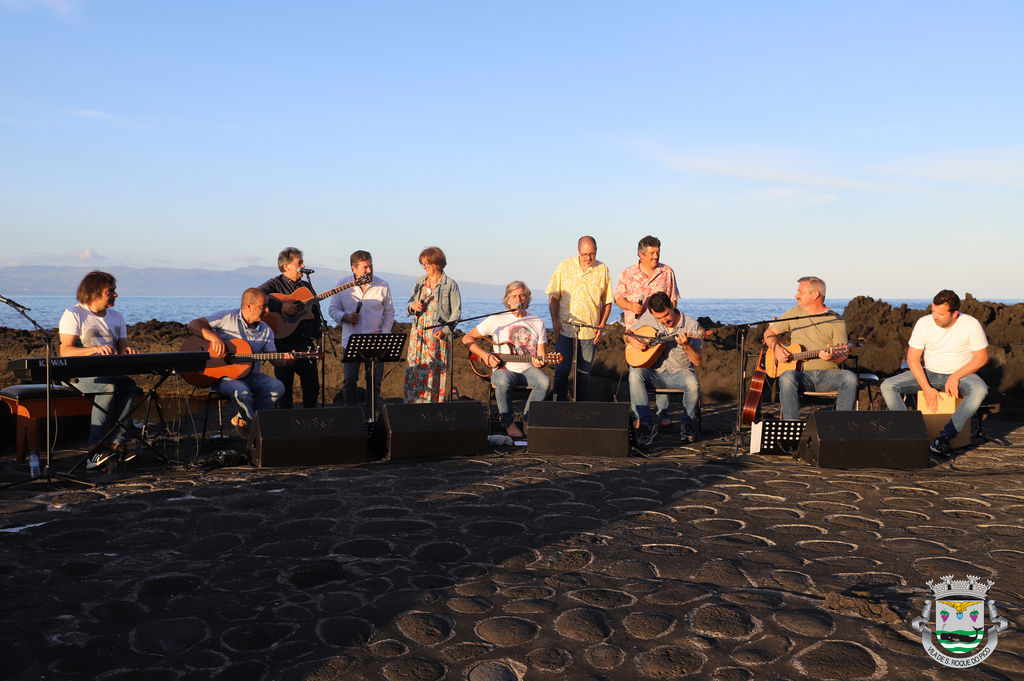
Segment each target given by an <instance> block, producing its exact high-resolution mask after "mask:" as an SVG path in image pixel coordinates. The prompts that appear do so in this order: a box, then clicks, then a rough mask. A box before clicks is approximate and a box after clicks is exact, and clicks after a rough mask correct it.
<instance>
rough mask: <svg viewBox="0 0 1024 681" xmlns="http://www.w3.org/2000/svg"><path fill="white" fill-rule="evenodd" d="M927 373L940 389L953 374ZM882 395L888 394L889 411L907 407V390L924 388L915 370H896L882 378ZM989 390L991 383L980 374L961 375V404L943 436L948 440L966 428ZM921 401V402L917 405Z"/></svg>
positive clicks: (929, 379) (884, 396)
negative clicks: (987, 383)
mask: <svg viewBox="0 0 1024 681" xmlns="http://www.w3.org/2000/svg"><path fill="white" fill-rule="evenodd" d="M924 375H925V377H926V378H927V379H928V384H929V385H931V387H933V388H935V389H936V390H938V391H940V392H941V391H943V390H945V389H946V379H947V378H949V376H950V374H937V373H935V372H934V371H928V369H925V370H924ZM881 389H882V397H883V398H885V406H886V408H888V409H889V411H906V410H907V405H906V404H904V403H903V396H904V395H906V394H908V393H916V392H917V391H918V390H920V389H921V386H920V385H919V384H918V382H917V379H916V378H914V374H912V373H910V372H909V371H904V372H903V373H902V374H896V375H895V376H890V377H889V378H887V379H885V380H884V381H882V388H881ZM987 394H988V386H987V385H985V381H983V380H981V378H980V377H979V376H978V374H967V375H966V376H964V377H963V378H961V379H960V397H962V398H963V400H961V402H960V405H959V406H958V407H957V408H956V411H954V412H953V418H952V419H950V421H949V423H947V424H946V426H945V427H944V428H943V429H942V433H940V436H941V437H944V438H946V439H947V440H952V439H953V438H954V437H956V434H957V433H959V432H960V431H961V430H963V429H964V426H966V425H967V424H968V423H969V422H970V420H971V417H972V416H974V412H976V411H978V407H979V406H981V401H982V400H984V399H985V395H987ZM921 406H922V405H918V409H920V408H921Z"/></svg>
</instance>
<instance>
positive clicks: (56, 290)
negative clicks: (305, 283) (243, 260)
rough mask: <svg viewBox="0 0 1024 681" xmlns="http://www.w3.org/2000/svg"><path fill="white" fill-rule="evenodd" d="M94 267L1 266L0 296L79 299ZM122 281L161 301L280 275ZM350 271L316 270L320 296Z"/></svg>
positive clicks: (468, 292) (123, 288)
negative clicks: (80, 285)
mask: <svg viewBox="0 0 1024 681" xmlns="http://www.w3.org/2000/svg"><path fill="white" fill-rule="evenodd" d="M93 269H96V268H94V267H69V266H47V265H40V266H19V267H0V294H3V295H5V296H9V297H16V296H19V295H31V296H67V295H71V296H74V294H75V290H76V289H77V288H78V282H80V281H81V280H82V277H83V276H85V275H86V274H87V273H88V272H90V271H92V270H93ZM102 269H103V270H104V271H106V272H110V273H111V274H112V275H114V276H115V277H117V292H118V294H119V295H122V296H157V297H182V298H201V297H221V296H237V295H239V294H241V292H242V291H243V290H245V289H246V288H248V287H250V286H259V285H260V284H262V283H263V282H265V281H266V280H267V279H269V278H271V277H273V276H276V275H277V274H279V273H278V272H275V271H274V270H273V269H269V268H266V267H256V266H250V267H240V268H238V269H234V270H227V271H221V270H204V269H172V268H167V267H144V268H139V267H105V268H102ZM351 274H352V272H351V270H344V271H343V270H331V269H326V268H323V269H317V270H316V272H315V273H314V274H313V277H312V280H313V286H315V287H316V289H317V290H318V291H326V290H328V289H330V288H333V287H334V285H335V283H337V282H338V281H339V280H340V279H341V278H343V277H346V276H351ZM375 276H378V277H380V278H381V279H384V280H385V281H387V282H388V284H390V285H391V289H392V292H393V293H392V295H394V296H395V297H396V298H403V299H404V298H405V297H408V295H409V294H410V293H411V292H412V287H413V284H415V283H416V279H417V277H416V276H410V275H408V274H397V273H395V272H376V273H375ZM459 290H460V292H461V293H462V295H463V296H464V297H466V298H500V297H501V296H503V295H504V293H505V287H504V286H496V285H494V284H480V283H477V282H473V281H460V282H459Z"/></svg>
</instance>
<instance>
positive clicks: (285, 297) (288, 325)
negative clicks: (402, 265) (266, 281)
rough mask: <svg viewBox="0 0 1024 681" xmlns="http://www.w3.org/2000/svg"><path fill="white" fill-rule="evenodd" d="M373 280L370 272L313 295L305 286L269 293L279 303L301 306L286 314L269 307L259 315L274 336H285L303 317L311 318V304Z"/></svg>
mask: <svg viewBox="0 0 1024 681" xmlns="http://www.w3.org/2000/svg"><path fill="white" fill-rule="evenodd" d="M372 281H373V275H372V274H364V275H363V276H361V277H359V278H358V279H356V280H355V281H350V282H349V283H347V284H342V285H341V286H338V287H337V288H332V289H331V290H330V291H324V292H323V293H318V294H317V295H315V296H314V295H313V292H312V291H310V290H309V289H308V288H306V287H305V286H302V287H300V288H297V289H295V290H294V291H292V292H291V293H271V294H270V297H271V298H273V299H275V300H280V301H281V304H282V305H283V304H284V303H287V302H293V303H299V304H300V305H301V308H300V309H299V311H298V312H296V313H295V314H292V315H286V314H284V312H271V311H270V310H269V309H268V310H265V311H264V312H263V316H262V317H260V319H262V320H263V321H265V322H266V323H267V324H269V325H270V328H271V329H273V330H274V338H287V337H288V336H290V335H292V332H293V331H295V327H297V326H298V325H299V322H301V321H302V320H304V319H312V318H313V306H314V305H315V304H316V303H317V302H319V301H321V300H323V299H324V298H330V297H331V296H333V295H334V294H336V293H341V292H342V291H345V290H347V289H350V288H352V287H353V286H362V285H363V284H369V283H370V282H372Z"/></svg>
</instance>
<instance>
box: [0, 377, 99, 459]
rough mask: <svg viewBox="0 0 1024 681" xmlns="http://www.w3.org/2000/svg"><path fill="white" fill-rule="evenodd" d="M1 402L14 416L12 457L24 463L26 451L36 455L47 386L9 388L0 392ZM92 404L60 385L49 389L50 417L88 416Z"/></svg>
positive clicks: (77, 393)
mask: <svg viewBox="0 0 1024 681" xmlns="http://www.w3.org/2000/svg"><path fill="white" fill-rule="evenodd" d="M0 401H2V402H3V403H4V404H6V405H7V408H8V409H10V410H11V413H12V414H13V415H14V416H15V419H16V421H15V428H16V430H17V436H16V437H15V453H16V455H17V461H18V462H19V463H20V462H22V461H24V460H25V456H26V455H27V454H28V452H29V451H36V452H38V451H39V449H40V448H39V433H40V430H41V426H42V422H43V421H44V420H45V419H46V384H45V383H39V384H37V383H28V384H25V385H12V386H9V387H7V388H4V389H3V390H0ZM91 413H92V400H91V399H89V398H88V397H84V396H83V395H82V393H80V392H78V391H77V390H74V389H73V388H69V387H67V386H63V385H55V386H53V387H52V388H51V389H50V416H51V418H57V417H59V416H88V415H89V414H91Z"/></svg>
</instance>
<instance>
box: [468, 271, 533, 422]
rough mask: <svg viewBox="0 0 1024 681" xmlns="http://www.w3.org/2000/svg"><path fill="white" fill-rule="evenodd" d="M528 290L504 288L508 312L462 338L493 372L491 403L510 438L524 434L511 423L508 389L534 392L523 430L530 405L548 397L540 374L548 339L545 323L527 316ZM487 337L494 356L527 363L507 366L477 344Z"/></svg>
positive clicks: (518, 286)
mask: <svg viewBox="0 0 1024 681" xmlns="http://www.w3.org/2000/svg"><path fill="white" fill-rule="evenodd" d="M530 300H531V293H530V287H529V286H527V285H526V284H525V283H523V282H521V281H513V282H510V283H509V284H508V286H506V287H505V297H504V298H503V299H502V302H503V303H504V304H505V307H506V308H508V310H509V311H508V312H505V313H502V314H498V315H492V316H490V317H485V318H484V320H483V321H481V322H480V324H479V325H477V327H476V328H475V329H473V330H472V331H470V332H469V333H467V334H466V335H465V336H463V338H462V342H463V343H465V344H466V345H467V346H469V349H470V350H471V351H472V352H473V353H475V354H476V355H477V356H478V357H480V358H481V359H483V361H484V362H486V363H487V366H489V367H492V368H493V369H494V373H493V374H491V385H492V386H494V401H495V402H497V403H498V414H499V415H500V417H501V425H502V426H504V428H505V432H506V433H508V434H509V436H511V437H523V431H522V430H520V429H519V427H518V426H516V424H515V423H514V422H513V420H512V409H511V407H510V406H509V402H508V389H509V388H511V387H513V386H517V385H528V386H530V387H531V388H533V390H532V391H531V392H530V397H529V398H528V399H527V401H526V409H525V410H524V412H525V413H524V414H523V427H524V428H525V427H526V415H527V414H528V413H529V411H530V402H539V401H541V400H543V399H544V398H545V397H547V394H548V387H549V386H550V384H551V381H550V379H549V378H548V375H547V374H545V373H544V372H543V371H541V367H542V366H544V363H543V362H542V361H541V359H540V358H541V357H543V355H544V347H545V343H546V342H547V335H546V332H545V331H544V320H542V319H541V318H540V317H538V316H537V315H535V314H530V313H529V312H527V311H526V310H527V308H529V307H530ZM484 336H490V338H491V342H492V343H493V349H494V352H497V353H507V354H515V355H529V357H530V360H529V361H528V362H507V363H505V364H504V366H502V364H503V363H502V360H501V359H499V358H498V357H496V356H495V355H494V354H492V353H491V352H488V351H487V350H485V349H483V348H482V347H480V345H478V344H477V340H478V339H480V338H483V337H484Z"/></svg>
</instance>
